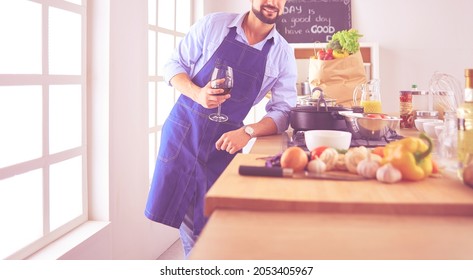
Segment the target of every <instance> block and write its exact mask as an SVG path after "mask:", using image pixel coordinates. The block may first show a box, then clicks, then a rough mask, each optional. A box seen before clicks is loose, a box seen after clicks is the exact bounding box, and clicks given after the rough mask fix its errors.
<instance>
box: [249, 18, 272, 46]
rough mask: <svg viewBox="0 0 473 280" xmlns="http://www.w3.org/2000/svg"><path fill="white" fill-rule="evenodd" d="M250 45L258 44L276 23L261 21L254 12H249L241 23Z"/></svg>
mask: <svg viewBox="0 0 473 280" xmlns="http://www.w3.org/2000/svg"><path fill="white" fill-rule="evenodd" d="M241 25H242V28H243V30H244V31H245V35H246V38H247V39H248V43H249V44H250V45H254V44H257V43H259V42H261V41H262V40H264V38H266V36H268V34H269V32H271V30H272V29H273V27H274V24H266V23H264V22H261V21H260V20H259V19H258V18H257V17H256V16H255V15H254V14H253V13H251V12H249V13H248V14H247V15H246V16H245V19H244V20H243V23H242V24H241Z"/></svg>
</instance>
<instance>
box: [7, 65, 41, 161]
mask: <svg viewBox="0 0 473 280" xmlns="http://www.w3.org/2000/svg"><path fill="white" fill-rule="evenodd" d="M0 64H1V63H0ZM42 111H43V109H42V94H41V87H40V86H4V87H0V132H1V137H0V168H2V167H5V166H8V165H12V164H16V163H20V162H23V161H27V160H31V159H35V158H39V157H41V156H42V150H43V149H42V143H43V141H42V135H43V134H42V120H43V116H42Z"/></svg>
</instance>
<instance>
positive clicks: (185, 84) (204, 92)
mask: <svg viewBox="0 0 473 280" xmlns="http://www.w3.org/2000/svg"><path fill="white" fill-rule="evenodd" d="M222 80H223V79H222ZM218 82H219V81H218V80H217V83H218ZM171 84H172V86H173V87H174V88H175V89H176V90H177V91H179V92H181V93H182V94H184V95H185V96H187V97H189V98H191V99H192V100H194V101H195V102H197V103H199V104H200V105H202V107H204V108H207V109H213V108H217V107H218V105H219V104H222V103H223V102H225V100H227V99H228V98H230V94H226V95H223V96H218V95H217V96H216V95H215V94H219V93H223V89H217V88H212V87H211V84H210V82H208V83H207V84H206V85H205V86H204V87H203V88H201V87H199V86H197V85H196V84H194V83H193V82H192V80H191V79H190V78H189V76H188V75H187V74H185V73H180V74H177V75H176V76H174V77H173V78H172V79H171Z"/></svg>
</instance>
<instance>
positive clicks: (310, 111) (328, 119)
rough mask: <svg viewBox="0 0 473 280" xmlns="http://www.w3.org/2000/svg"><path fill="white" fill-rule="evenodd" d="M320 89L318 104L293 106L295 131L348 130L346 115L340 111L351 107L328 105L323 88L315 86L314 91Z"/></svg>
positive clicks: (292, 115)
mask: <svg viewBox="0 0 473 280" xmlns="http://www.w3.org/2000/svg"><path fill="white" fill-rule="evenodd" d="M314 91H320V95H319V99H318V102H317V105H316V106H296V107H293V108H291V114H290V117H291V127H292V129H294V131H305V130H344V131H346V130H347V125H346V122H345V117H344V116H342V115H340V114H339V113H338V112H340V111H349V109H347V108H344V107H338V106H327V102H326V101H325V99H324V94H323V91H322V89H321V88H318V87H316V88H314V89H313V90H312V92H314Z"/></svg>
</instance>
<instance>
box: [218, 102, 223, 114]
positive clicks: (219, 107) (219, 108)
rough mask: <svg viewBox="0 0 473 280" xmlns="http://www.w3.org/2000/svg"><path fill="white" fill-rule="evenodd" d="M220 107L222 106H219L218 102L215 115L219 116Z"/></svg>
mask: <svg viewBox="0 0 473 280" xmlns="http://www.w3.org/2000/svg"><path fill="white" fill-rule="evenodd" d="M221 108H222V106H220V104H219V105H218V107H217V116H220V110H221Z"/></svg>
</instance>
